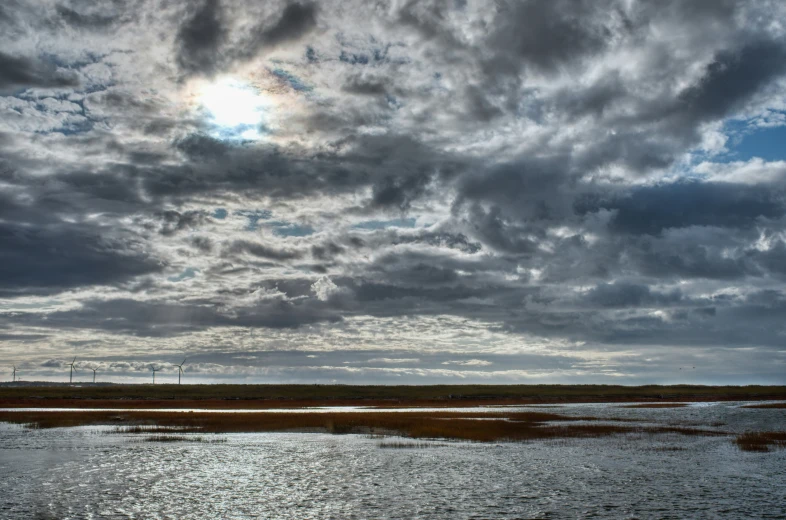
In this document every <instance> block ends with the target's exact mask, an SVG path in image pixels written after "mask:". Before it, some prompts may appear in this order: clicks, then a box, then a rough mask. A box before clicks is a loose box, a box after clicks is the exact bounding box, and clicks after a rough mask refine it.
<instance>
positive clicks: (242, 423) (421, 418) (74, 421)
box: [0, 411, 718, 442]
mask: <svg viewBox="0 0 786 520" xmlns="http://www.w3.org/2000/svg"><path fill="white" fill-rule="evenodd" d="M0 421H5V422H11V423H17V424H23V425H25V426H27V427H31V428H56V427H70V426H86V425H115V426H124V427H128V428H129V429H128V430H126V431H136V432H140V433H142V432H146V433H150V432H151V431H152V430H151V428H153V427H157V428H162V427H163V428H174V429H177V431H178V433H187V432H198V433H232V432H276V431H291V432H330V433H336V434H341V433H366V434H383V435H384V434H395V435H402V436H407V437H411V438H417V439H457V440H468V441H481V442H491V441H528V440H538V439H550V438H570V437H600V436H605V435H613V434H622V433H634V432H643V433H677V434H682V435H717V434H718V432H715V431H711V430H698V429H693V428H684V427H667V426H658V427H651V426H648V427H642V426H634V425H630V426H629V425H627V424H626V425H619V424H608V423H600V422H598V423H595V424H593V422H595V421H597V419H596V418H593V417H568V416H564V415H558V414H554V413H547V412H514V411H511V412H497V413H482V412H329V413H315V412H298V413H274V412H245V413H211V412H165V411H162V412H151V411H130V412H121V413H118V412H114V411H79V412H41V411H19V412H16V411H5V412H0ZM588 423H590V424H588Z"/></svg>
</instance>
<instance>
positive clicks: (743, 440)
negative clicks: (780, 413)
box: [734, 431, 786, 452]
mask: <svg viewBox="0 0 786 520" xmlns="http://www.w3.org/2000/svg"><path fill="white" fill-rule="evenodd" d="M734 442H735V443H736V444H737V447H738V448H739V449H741V450H743V451H758V452H767V451H772V450H773V449H777V448H786V431H782V432H746V433H743V434H741V435H738V436H737V438H736V439H735V441H734Z"/></svg>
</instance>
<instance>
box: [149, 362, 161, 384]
mask: <svg viewBox="0 0 786 520" xmlns="http://www.w3.org/2000/svg"><path fill="white" fill-rule="evenodd" d="M150 370H152V371H153V384H156V372H158V370H159V369H158V368H156V367H154V366H153V365H150Z"/></svg>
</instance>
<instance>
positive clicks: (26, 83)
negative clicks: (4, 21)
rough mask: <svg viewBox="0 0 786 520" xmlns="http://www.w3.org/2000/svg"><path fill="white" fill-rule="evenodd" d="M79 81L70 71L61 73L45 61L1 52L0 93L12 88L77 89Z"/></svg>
mask: <svg viewBox="0 0 786 520" xmlns="http://www.w3.org/2000/svg"><path fill="white" fill-rule="evenodd" d="M77 85H79V80H78V78H77V77H76V75H74V74H73V73H72V72H70V71H61V70H58V69H57V67H56V66H55V65H54V64H53V63H51V62H46V61H43V60H38V59H33V58H28V57H24V56H14V55H11V54H7V53H5V52H3V51H0V92H2V91H3V90H8V89H12V88H16V89H25V88H30V87H55V88H62V87H75V86H77Z"/></svg>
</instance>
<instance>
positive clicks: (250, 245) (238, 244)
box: [225, 240, 303, 261]
mask: <svg viewBox="0 0 786 520" xmlns="http://www.w3.org/2000/svg"><path fill="white" fill-rule="evenodd" d="M240 253H248V254H250V255H253V256H256V257H259V258H267V259H270V260H279V261H283V260H293V259H297V258H301V257H302V256H303V252H301V251H298V250H295V249H279V248H274V247H269V246H266V245H264V244H260V243H259V242H251V241H249V240H236V241H235V242H233V243H232V244H231V245H230V246H229V247H228V248H227V249H226V250H225V254H228V255H237V254H240Z"/></svg>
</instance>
